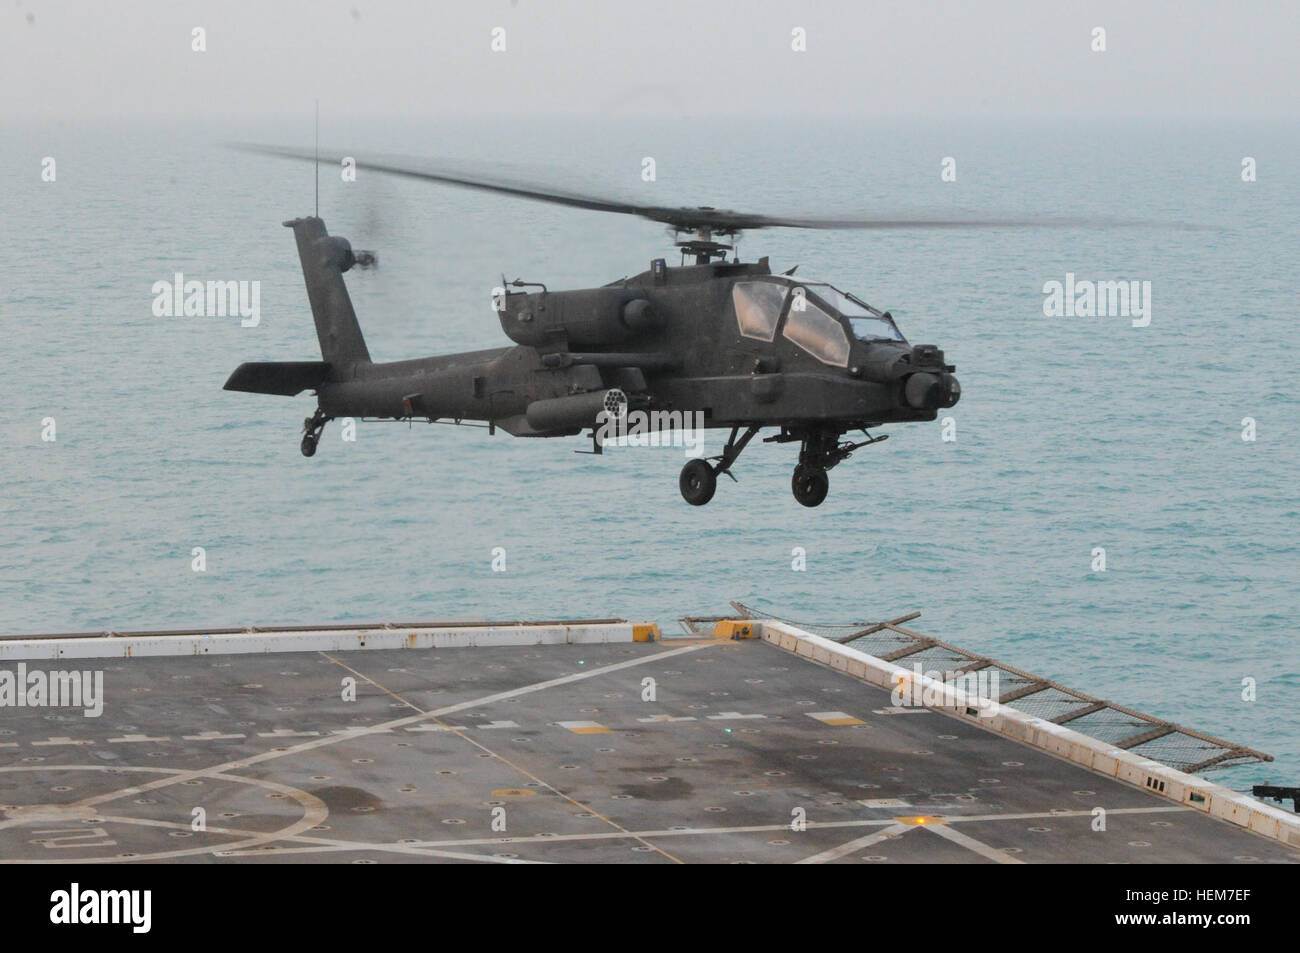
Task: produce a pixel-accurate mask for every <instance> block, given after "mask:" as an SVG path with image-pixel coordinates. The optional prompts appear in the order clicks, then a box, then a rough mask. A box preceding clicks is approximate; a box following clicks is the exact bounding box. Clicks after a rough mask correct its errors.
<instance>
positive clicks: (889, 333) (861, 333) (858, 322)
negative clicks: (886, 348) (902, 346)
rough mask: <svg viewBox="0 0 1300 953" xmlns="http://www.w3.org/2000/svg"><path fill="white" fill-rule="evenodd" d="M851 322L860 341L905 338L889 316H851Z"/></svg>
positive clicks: (898, 339)
mask: <svg viewBox="0 0 1300 953" xmlns="http://www.w3.org/2000/svg"><path fill="white" fill-rule="evenodd" d="M849 324H851V325H853V336H854V337H855V338H857V339H858V340H859V341H901V340H903V335H902V333H901V332H900V331H899V330H898V328H897V327H895V325H894V322H893V321H891V320H889V319H888V318H878V317H876V316H875V315H871V316H870V317H866V318H860V317H850V318H849Z"/></svg>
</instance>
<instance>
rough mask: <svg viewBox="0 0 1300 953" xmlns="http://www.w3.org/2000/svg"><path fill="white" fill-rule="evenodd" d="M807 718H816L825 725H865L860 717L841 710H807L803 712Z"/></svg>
mask: <svg viewBox="0 0 1300 953" xmlns="http://www.w3.org/2000/svg"><path fill="white" fill-rule="evenodd" d="M804 714H806V715H807V716H808V717H809V718H816V719H817V720H818V721H820V722H822V723H824V724H827V725H865V724H866V722H865V721H863V720H862V719H861V718H854V717H853V716H852V715H850V714H848V713H847V712H842V711H808V712H804Z"/></svg>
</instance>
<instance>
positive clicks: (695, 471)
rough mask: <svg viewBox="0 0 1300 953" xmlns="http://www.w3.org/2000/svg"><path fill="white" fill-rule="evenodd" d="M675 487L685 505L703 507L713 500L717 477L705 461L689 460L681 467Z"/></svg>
mask: <svg viewBox="0 0 1300 953" xmlns="http://www.w3.org/2000/svg"><path fill="white" fill-rule="evenodd" d="M677 485H678V487H679V488H680V489H681V491H682V497H683V498H684V499H685V500H686V502H687V503H689V504H691V506H703V505H704V504H705V503H707V502H709V500H711V499H713V493H714V491H715V490H717V488H718V475H717V474H716V473H714V472H713V467H712V465H710V464H709V462H708V461H707V460H690V461H688V462H687V464H686V466H684V467H682V475H681V477H679V478H678V480H677Z"/></svg>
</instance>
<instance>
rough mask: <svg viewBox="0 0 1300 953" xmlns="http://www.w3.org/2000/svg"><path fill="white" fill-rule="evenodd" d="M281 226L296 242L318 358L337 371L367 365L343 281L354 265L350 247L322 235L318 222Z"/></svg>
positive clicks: (367, 357)
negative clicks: (318, 340) (309, 305)
mask: <svg viewBox="0 0 1300 953" xmlns="http://www.w3.org/2000/svg"><path fill="white" fill-rule="evenodd" d="M284 224H285V226H286V227H288V228H292V229H293V237H294V238H295V239H296V240H297V242H298V257H299V258H300V259H301V260H302V275H303V278H304V279H305V280H306V282H307V298H308V299H309V300H310V301H311V313H312V317H313V318H315V320H316V336H317V337H318V338H319V339H320V353H321V357H323V358H325V360H326V361H328V362H329V363H330V364H332V365H333V366H335V367H338V368H342V367H347V366H348V365H351V364H368V363H370V352H369V351H368V350H367V349H366V341H365V338H363V337H362V336H361V325H360V324H358V323H357V314H356V312H355V311H353V310H352V298H351V296H350V295H349V294H348V287H347V284H346V283H344V281H343V272H345V271H347V270H348V269H349V268H351V267H352V266H353V265H354V264H356V258H355V256H354V255H353V254H352V246H351V245H350V244H349V243H348V240H347V239H346V238H341V237H338V236H331V235H330V234H329V232H327V231H325V223H324V222H323V221H321V220H320V219H319V218H296V219H294V220H293V221H291V222H285V223H284Z"/></svg>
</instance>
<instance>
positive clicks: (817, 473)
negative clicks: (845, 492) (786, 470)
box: [790, 463, 831, 506]
mask: <svg viewBox="0 0 1300 953" xmlns="http://www.w3.org/2000/svg"><path fill="white" fill-rule="evenodd" d="M830 488H831V481H830V479H829V478H827V476H826V471H825V470H823V469H822V468H821V467H809V466H805V465H803V464H802V463H801V464H799V465H798V466H797V467H795V468H794V479H793V480H791V481H790V489H791V490H793V491H794V498H795V499H796V500H798V501H799V502H800V503H802V504H803V505H804V506H821V504H822V501H823V500H825V499H826V493H827V491H828V490H830Z"/></svg>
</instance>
